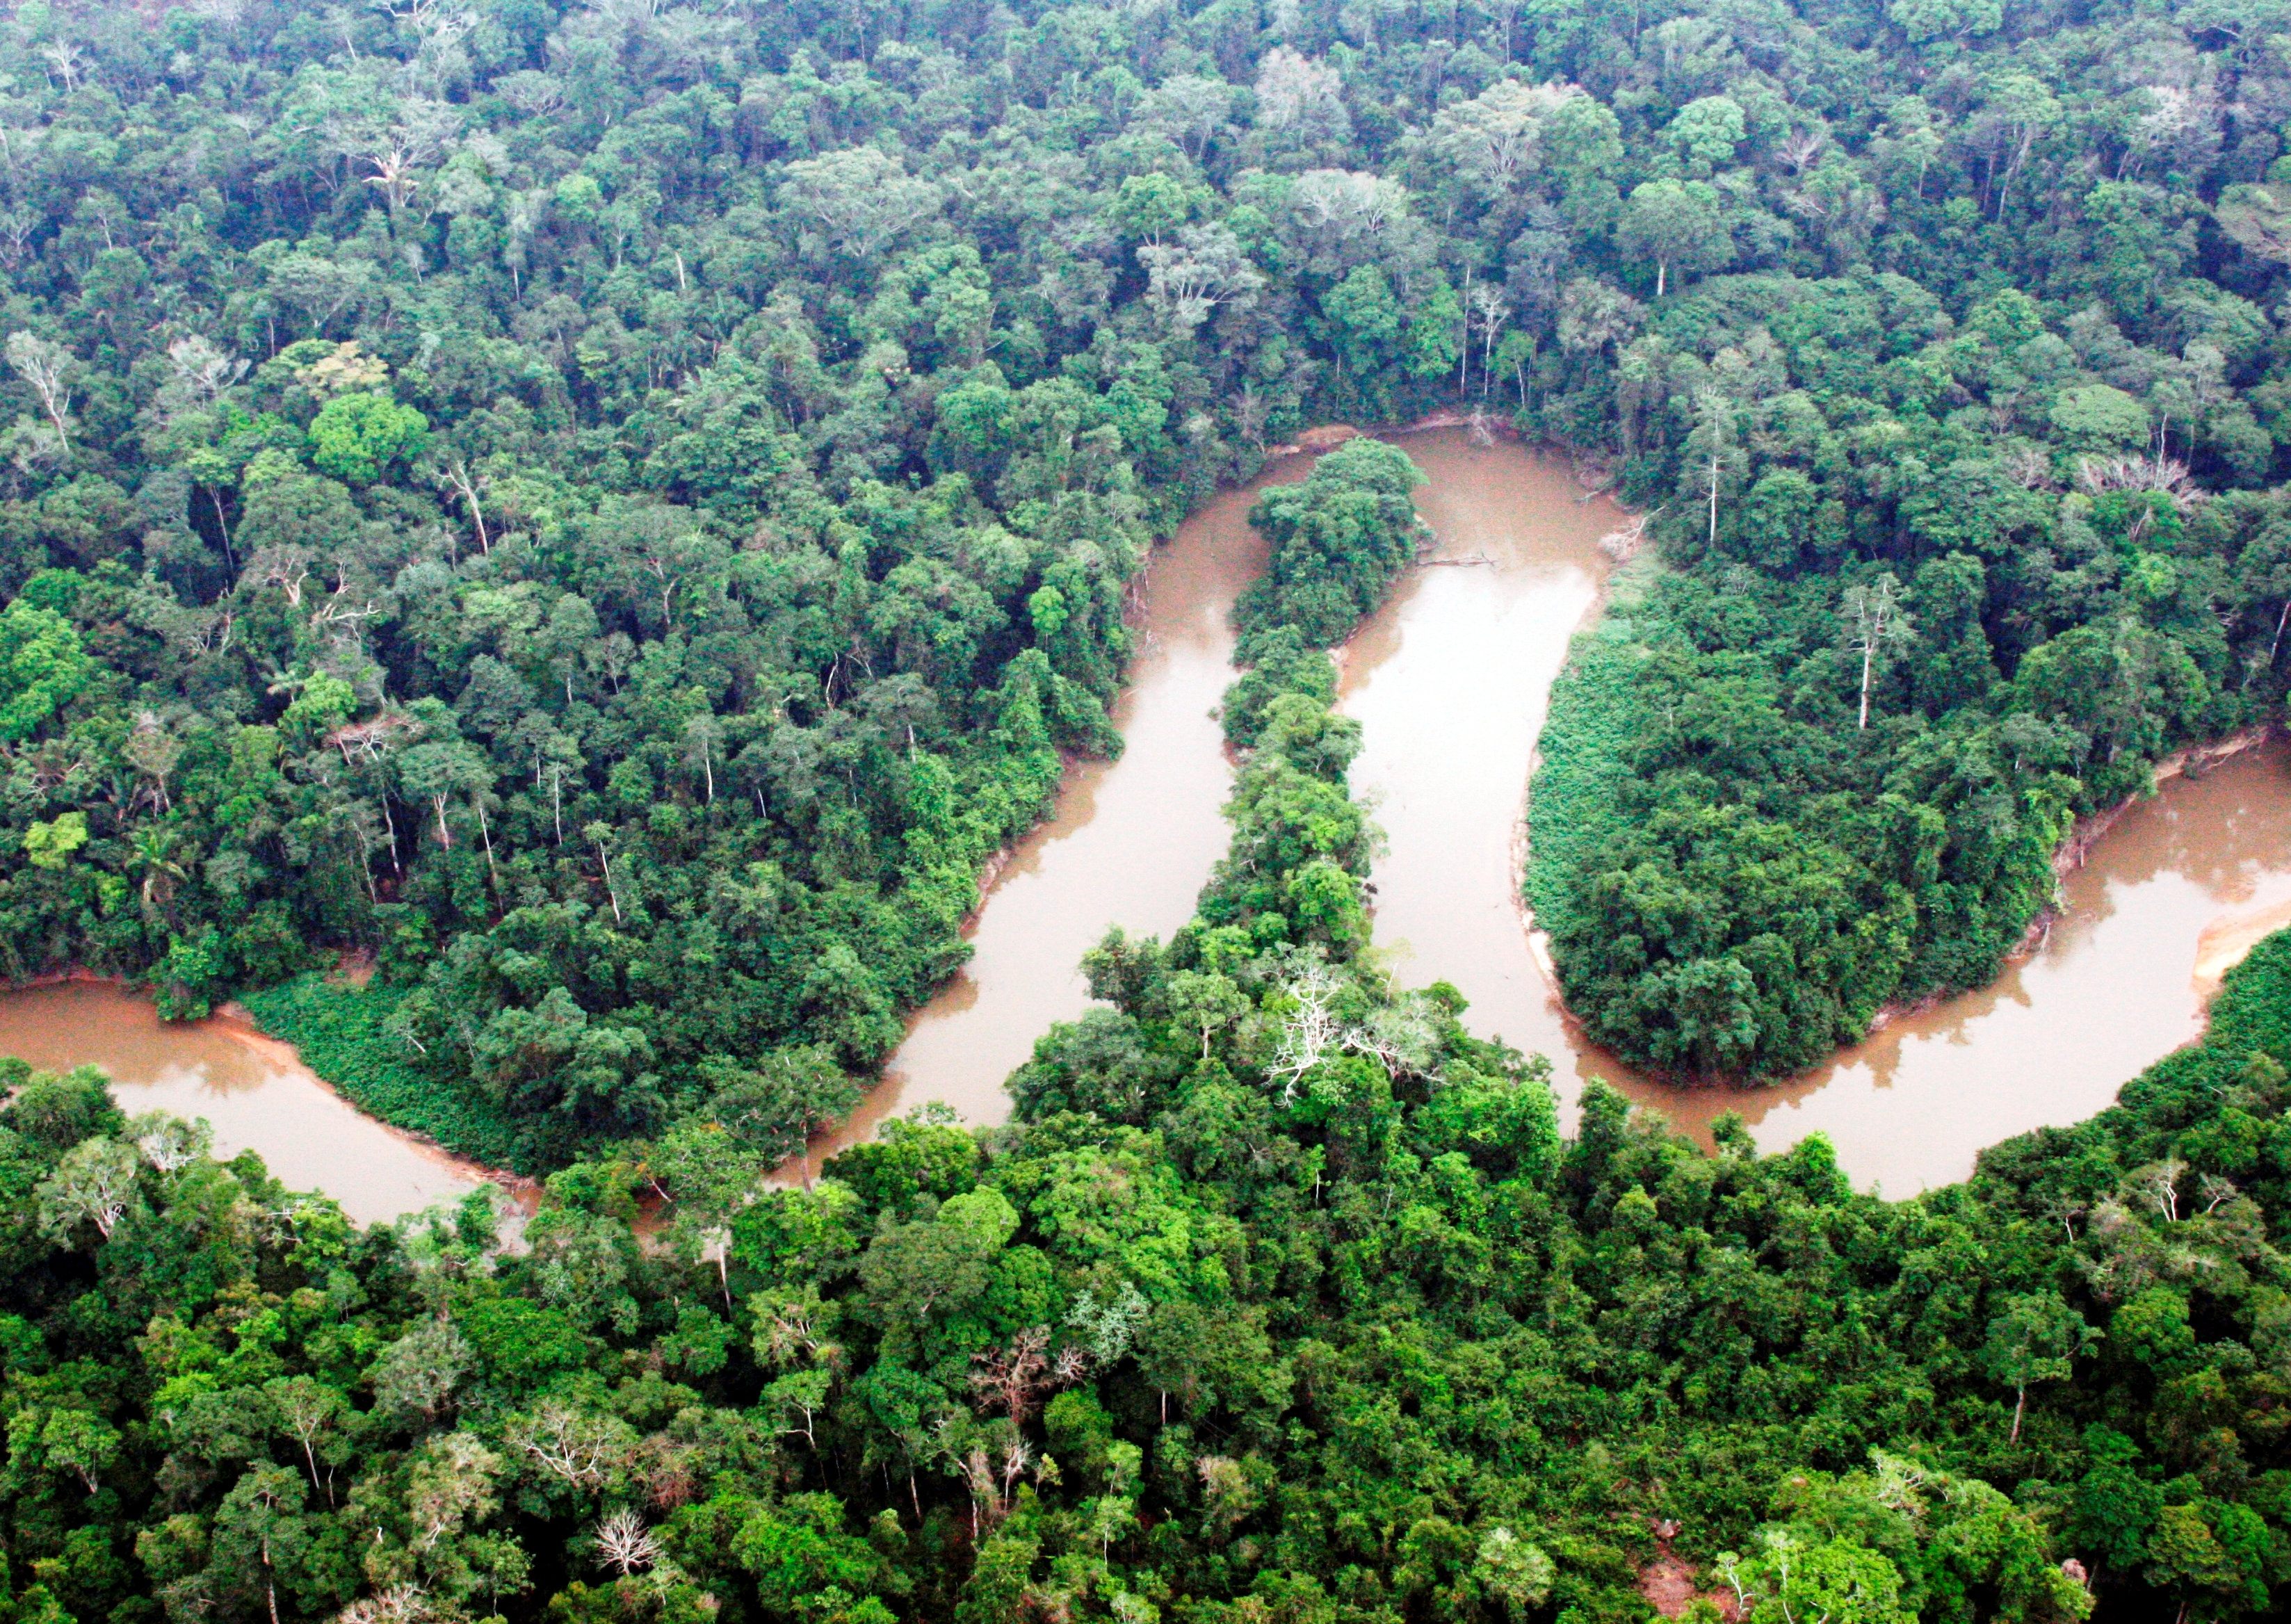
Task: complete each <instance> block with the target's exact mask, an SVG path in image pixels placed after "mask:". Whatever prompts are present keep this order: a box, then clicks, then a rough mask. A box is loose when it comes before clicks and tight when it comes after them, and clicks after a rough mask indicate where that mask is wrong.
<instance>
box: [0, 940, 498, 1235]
mask: <svg viewBox="0 0 2291 1624" xmlns="http://www.w3.org/2000/svg"><path fill="white" fill-rule="evenodd" d="M0 1055H13V1056H15V1057H17V1058H19V1059H21V1060H23V1061H25V1062H27V1063H28V1064H29V1065H31V1066H33V1067H34V1068H35V1069H36V1070H39V1071H47V1072H68V1071H69V1070H71V1069H72V1068H73V1067H75V1066H80V1065H93V1066H98V1067H100V1068H101V1070H102V1071H103V1072H104V1073H106V1074H107V1075H109V1077H110V1079H111V1081H112V1097H113V1098H114V1099H115V1100H117V1102H118V1105H119V1108H120V1109H121V1110H123V1111H125V1112H126V1113H128V1115H130V1116H135V1115H138V1114H140V1113H143V1112H146V1111H166V1112H170V1113H173V1114H174V1115H176V1116H180V1117H183V1118H185V1119H187V1120H188V1119H190V1118H194V1117H205V1119H206V1120H207V1121H208V1122H210V1123H211V1124H213V1128H214V1154H216V1155H217V1156H219V1157H221V1158H222V1159H224V1160H226V1161H228V1160H229V1158H231V1157H233V1156H235V1155H237V1154H239V1153H240V1152H241V1151H246V1150H251V1151H253V1152H254V1153H255V1154H258V1155H260V1156H261V1158H262V1160H263V1162H264V1165H266V1166H267V1167H269V1170H270V1171H271V1172H272V1173H273V1174H274V1175H275V1176H276V1177H277V1178H279V1179H280V1180H282V1181H283V1182H284V1183H285V1185H286V1186H287V1187H288V1188H289V1189H293V1190H318V1191H321V1192H323V1193H324V1194H327V1195H331V1196H333V1197H334V1199H335V1200H336V1201H338V1202H341V1203H342V1210H343V1211H345V1212H347V1213H348V1214H349V1215H350V1218H352V1219H354V1220H355V1221H357V1222H358V1223H360V1224H374V1223H385V1222H388V1221H389V1220H390V1219H392V1218H398V1217H399V1216H400V1215H401V1214H404V1213H407V1212H418V1211H420V1210H422V1209H423V1208H425V1207H428V1206H430V1204H431V1203H433V1202H441V1201H455V1200H458V1199H460V1198H461V1197H462V1195H464V1194H468V1193H469V1192H470V1191H471V1190H473V1189H476V1188H477V1187H478V1186H479V1185H480V1184H481V1183H483V1182H484V1180H483V1178H481V1177H480V1176H479V1174H478V1171H477V1170H475V1169H472V1168H470V1167H467V1166H466V1165H464V1164H462V1163H459V1162H455V1161H454V1158H452V1157H451V1156H449V1155H447V1154H446V1153H445V1152H443V1151H441V1150H439V1149H438V1148H437V1147H436V1146H430V1145H426V1144H423V1143H422V1142H421V1141H419V1140H416V1139H414V1138H412V1137H410V1136H408V1135H406V1134H402V1133H399V1132H398V1131H397V1130H393V1129H391V1128H389V1127H387V1126H385V1125H384V1124H383V1123H382V1122H376V1121H375V1120H374V1118H372V1117H370V1116H367V1115H366V1114H365V1113H362V1112H360V1111H359V1110H358V1108H357V1107H356V1106H354V1105H351V1104H350V1102H349V1101H348V1100H346V1099H344V1098H342V1096H341V1095H339V1094H337V1093H335V1092H334V1090H333V1089H330V1088H328V1087H327V1086H326V1084H325V1083H324V1082H322V1081H319V1080H318V1077H317V1076H316V1075H314V1074H313V1073H311V1072H310V1071H309V1068H307V1067H305V1066H304V1065H301V1063H300V1062H299V1061H298V1060H297V1059H296V1058H295V1057H294V1051H293V1049H291V1048H290V1047H288V1046H287V1045H286V1044H285V1043H282V1042H279V1041H277V1039H275V1038H269V1037H265V1036H264V1035H263V1034H262V1033H261V1032H260V1031H258V1030H256V1029H255V1027H254V1026H253V1025H251V1024H250V1023H248V1022H245V1021H244V1020H239V1019H236V1018H233V1017H229V1016H215V1017H210V1018H208V1019H206V1020H203V1021H189V1022H166V1021H162V1020H161V1019H160V1018H159V1012H158V1009H157V1007H156V1006H154V1005H153V1003H152V1001H150V1000H149V998H146V997H143V996H141V994H138V993H131V992H129V991H128V990H127V989H126V988H125V987H121V986H117V985H113V984H110V983H108V982H97V981H68V982H62V983H58V984H54V985H45V986H32V987H25V988H22V989H20V990H18V991H15V992H10V993H4V994H0Z"/></svg>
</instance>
